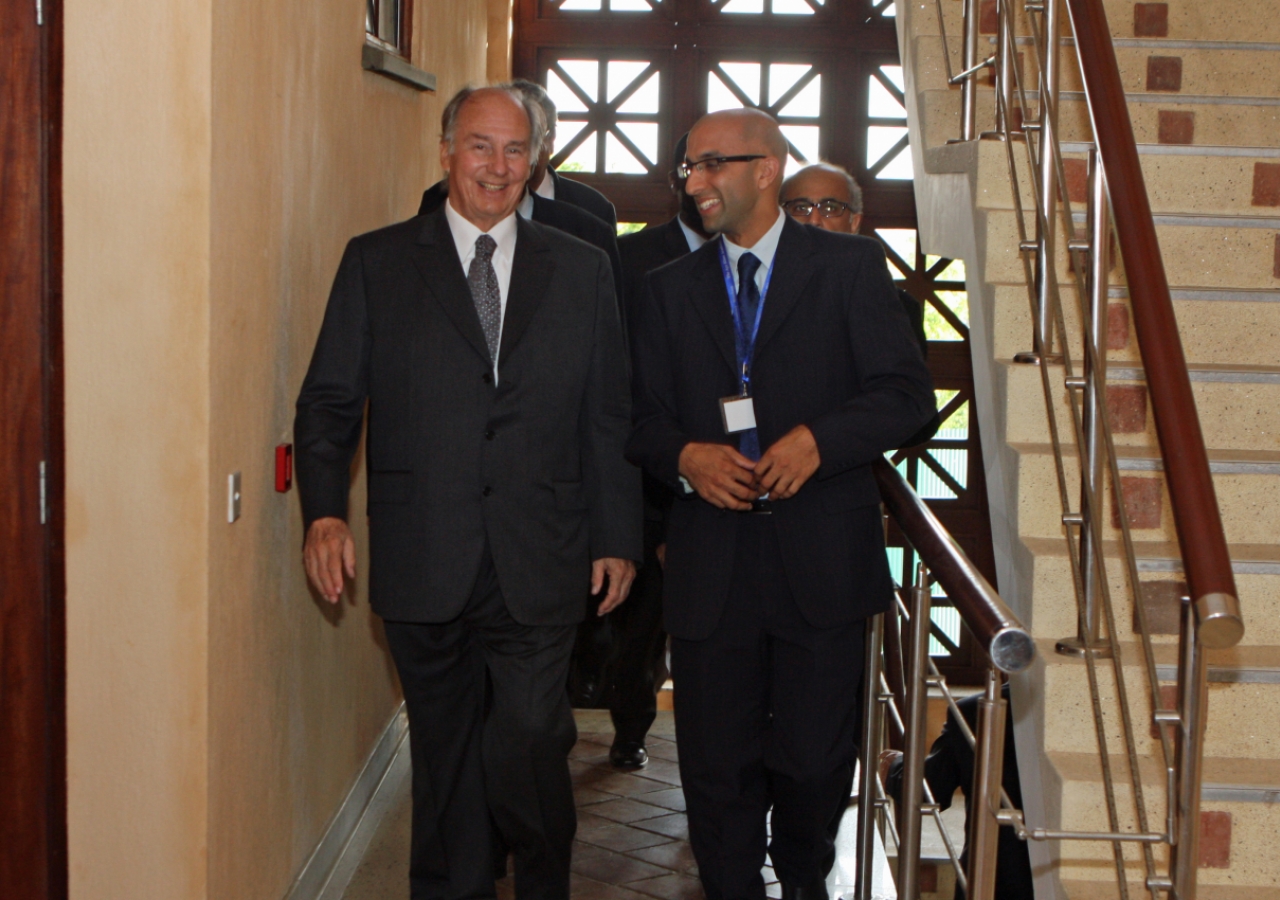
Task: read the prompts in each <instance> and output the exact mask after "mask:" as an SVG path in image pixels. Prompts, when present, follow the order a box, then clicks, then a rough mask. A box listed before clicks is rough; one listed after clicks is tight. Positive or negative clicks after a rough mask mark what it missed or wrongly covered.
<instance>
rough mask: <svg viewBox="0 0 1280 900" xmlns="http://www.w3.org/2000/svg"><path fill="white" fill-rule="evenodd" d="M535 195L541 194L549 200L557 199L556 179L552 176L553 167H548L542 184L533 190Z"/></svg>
mask: <svg viewBox="0 0 1280 900" xmlns="http://www.w3.org/2000/svg"><path fill="white" fill-rule="evenodd" d="M533 192H534V193H535V194H540V195H541V196H543V197H546V198H547V199H548V200H554V199H556V179H555V176H553V175H552V174H551V167H550V166H548V167H547V173H546V174H545V175H543V176H542V184H540V185H538V186H537V187H536V188H534V189H533Z"/></svg>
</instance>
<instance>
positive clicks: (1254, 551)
mask: <svg viewBox="0 0 1280 900" xmlns="http://www.w3.org/2000/svg"><path fill="white" fill-rule="evenodd" d="M1019 540H1021V541H1022V543H1023V544H1025V545H1026V547H1027V549H1028V550H1030V551H1031V552H1032V553H1034V554H1035V555H1037V556H1040V555H1044V556H1066V555H1067V548H1066V543H1065V540H1064V539H1063V538H1046V537H1022V538H1019ZM1102 549H1103V552H1104V553H1105V554H1106V555H1107V556H1108V557H1114V556H1119V555H1120V542H1119V541H1103V542H1102ZM1134 551H1135V552H1136V553H1137V555H1138V559H1139V560H1181V559H1182V554H1181V553H1180V552H1179V550H1178V545H1177V544H1176V543H1171V542H1166V541H1134ZM1227 553H1228V554H1229V555H1230V556H1231V561H1232V562H1233V563H1275V564H1277V565H1280V544H1228V545H1227Z"/></svg>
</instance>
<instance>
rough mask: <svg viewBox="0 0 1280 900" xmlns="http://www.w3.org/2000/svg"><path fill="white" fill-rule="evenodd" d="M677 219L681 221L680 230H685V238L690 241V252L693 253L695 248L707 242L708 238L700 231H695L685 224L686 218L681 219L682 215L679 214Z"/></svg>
mask: <svg viewBox="0 0 1280 900" xmlns="http://www.w3.org/2000/svg"><path fill="white" fill-rule="evenodd" d="M676 221H677V222H679V223H680V230H681V231H683V232H684V239H685V240H686V241H688V243H689V252H690V253H692V252H693V251H694V250H697V249H698V248H699V247H701V246H702V245H703V244H705V243H706V242H707V239H706V238H704V237H703V236H702V235H700V234H698V232H696V231H694V230H693V229H692V228H690V227H689V226H688V225H686V224H684V219H681V218H680V217H678V216H677V217H676Z"/></svg>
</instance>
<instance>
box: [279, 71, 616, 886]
mask: <svg viewBox="0 0 1280 900" xmlns="http://www.w3.org/2000/svg"><path fill="white" fill-rule="evenodd" d="M542 130H543V125H542V117H541V111H540V110H539V109H538V107H536V106H533V105H529V104H526V103H524V102H523V101H522V100H521V99H520V98H519V97H518V96H517V95H515V94H513V93H511V92H509V91H505V90H497V89H492V88H489V89H481V90H476V91H473V90H471V89H464V90H463V91H461V92H459V94H458V95H457V96H455V97H454V99H453V100H451V101H450V103H449V105H448V106H447V107H446V109H445V113H444V117H443V128H442V132H443V135H442V140H441V145H440V156H441V164H442V166H443V168H444V169H445V170H446V171H447V173H448V179H449V201H448V203H447V204H446V205H445V206H444V207H443V208H440V209H438V210H436V211H435V212H433V213H431V214H429V215H426V216H419V217H416V218H413V219H410V220H409V221H407V222H403V223H401V224H399V225H393V226H391V227H389V228H384V229H382V230H380V231H375V232H372V233H370V234H366V235H363V236H361V237H358V238H355V239H354V240H352V241H351V243H350V244H349V245H348V247H347V250H346V253H345V254H344V256H343V259H342V264H341V266H340V267H339V270H338V275H337V278H336V280H335V282H334V287H333V291H332V293H331V295H330V298H329V305H328V308H327V310H326V312H325V319H324V324H323V326H322V328H321V331H320V336H319V338H318V340H317V342H316V348H315V352H314V355H313V357H312V361H311V366H310V369H309V370H308V372H307V376H306V379H305V381H304V383H303V386H302V391H301V394H300V396H299V398H298V415H297V420H296V422H295V425H294V434H295V441H296V443H297V447H298V458H297V459H298V477H299V487H300V489H301V495H302V506H303V517H304V520H305V524H306V528H307V537H306V544H305V548H304V561H305V563H306V568H307V574H308V577H309V578H310V580H311V582H312V584H313V585H314V586H315V588H316V590H317V591H318V592H319V593H320V594H321V595H323V596H324V597H325V598H326V599H327V600H328V601H329V602H331V603H336V602H338V600H339V598H340V596H341V594H342V590H343V584H344V579H346V578H351V577H353V576H354V574H355V549H354V543H353V541H352V538H351V532H350V531H349V529H348V527H347V524H346V517H347V494H348V482H349V469H350V465H351V460H352V457H353V455H354V453H355V450H356V447H357V444H358V443H359V440H360V434H361V425H362V420H363V418H364V409H365V405H366V403H367V404H368V408H369V423H368V444H367V448H368V456H367V462H368V471H369V509H368V512H369V539H370V556H371V564H370V578H369V594H370V601H371V603H372V605H373V608H374V610H375V611H376V612H377V613H378V614H379V615H380V616H381V617H382V618H383V620H384V622H385V627H386V635H387V643H388V645H389V646H390V649H391V654H392V656H393V658H394V660H395V664H396V669H397V671H398V672H399V675H400V681H401V685H402V687H403V689H404V695H405V703H406V707H407V709H408V714H409V732H410V736H411V748H412V761H413V838H412V850H411V862H410V884H411V891H412V897H413V898H414V900H426V898H432V900H436V898H483V897H493V896H494V893H495V892H494V880H493V878H494V875H493V873H494V860H493V859H492V853H493V850H492V848H493V845H494V841H493V839H492V838H493V835H492V833H491V831H490V829H491V827H493V826H492V825H491V822H492V823H495V824H496V827H497V828H498V829H499V830H500V831H501V835H502V838H503V839H504V841H505V843H506V844H507V845H508V846H510V847H511V849H512V851H513V853H514V855H515V865H516V892H517V897H520V898H521V900H525V898H538V900H542V898H547V900H554V898H563V897H567V896H568V893H569V854H570V847H571V844H572V839H573V834H574V829H575V821H576V820H575V814H574V808H573V794H572V787H571V783H570V779H569V771H568V764H567V754H568V751H569V749H570V748H571V747H572V746H573V743H574V741H575V739H576V732H575V728H574V723H573V716H572V712H571V711H570V709H569V706H568V703H567V701H566V697H565V672H566V667H567V664H568V658H569V652H570V649H571V647H572V642H573V635H574V630H575V628H576V626H577V623H578V622H579V621H580V620H581V618H582V615H583V606H582V600H581V598H582V596H583V591H584V590H585V589H587V588H588V586H590V589H591V590H592V591H593V592H595V593H597V594H599V593H600V592H601V591H602V590H603V587H604V585H605V584H606V583H607V584H608V592H607V593H606V594H605V595H604V597H603V601H602V603H601V605H600V608H601V610H602V611H608V610H609V609H612V608H613V607H615V606H616V605H617V604H618V603H620V602H622V600H623V599H624V598H625V596H626V594H627V591H628V589H629V587H630V584H631V580H632V578H633V577H634V572H635V566H634V563H633V562H631V560H635V559H639V558H640V552H641V534H640V530H641V529H640V525H641V513H640V485H639V477H638V474H637V473H636V472H635V470H634V469H632V468H631V466H629V465H628V464H627V462H626V461H625V460H624V459H623V456H622V449H623V444H624V442H625V439H626V433H627V429H628V411H629V405H628V398H627V384H626V360H625V357H624V355H623V354H624V353H625V348H624V343H623V337H622V329H621V326H620V322H619V317H618V312H617V304H616V302H615V299H614V296H613V288H612V280H611V278H610V274H609V264H608V260H607V259H606V258H605V255H604V254H603V253H601V252H600V251H599V250H597V249H595V248H593V247H590V246H588V245H587V244H584V243H582V242H580V241H578V240H575V239H574V238H571V237H568V236H567V235H564V234H561V233H560V232H558V231H554V230H552V229H549V228H544V227H542V226H539V225H536V224H533V223H530V222H527V221H525V220H523V219H521V218H520V217H518V216H516V215H515V212H514V211H515V207H516V204H517V203H518V202H519V201H520V197H521V196H522V194H523V192H524V186H525V182H526V181H527V180H528V174H529V166H530V163H531V157H534V156H536V155H537V150H538V143H539V141H540V139H541V136H542ZM486 692H488V695H487V696H486Z"/></svg>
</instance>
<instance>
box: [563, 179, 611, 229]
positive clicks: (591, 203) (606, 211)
mask: <svg viewBox="0 0 1280 900" xmlns="http://www.w3.org/2000/svg"><path fill="white" fill-rule="evenodd" d="M547 171H548V172H549V173H550V175H551V181H552V182H553V183H554V184H555V186H556V200H558V201H560V202H562V203H571V204H573V205H574V206H576V207H578V208H579V209H585V210H586V211H587V212H589V213H591V215H593V216H595V217H596V218H597V219H599V220H600V221H602V222H604V223H605V224H606V225H608V226H609V228H610V230H611V231H613V233H614V234H617V233H618V211H617V209H616V208H615V207H614V205H613V204H612V203H611V202H610V201H609V198H608V197H606V196H605V195H604V194H602V193H600V192H599V191H597V190H596V189H595V188H593V187H592V186H591V185H589V184H583V183H582V182H581V181H574V180H573V179H572V178H565V177H564V176H563V175H561V174H560V173H559V172H557V171H556V170H555V169H548V170H547Z"/></svg>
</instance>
